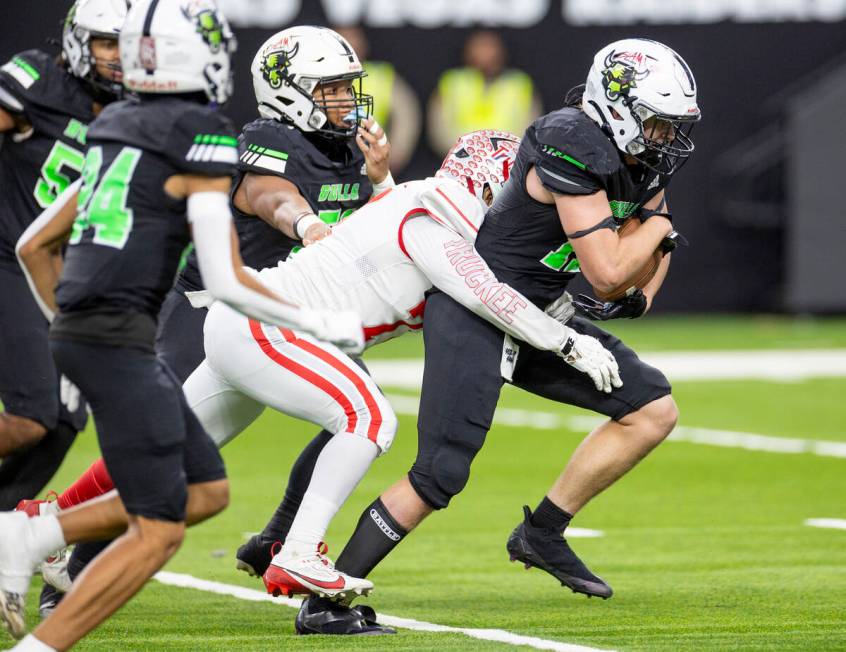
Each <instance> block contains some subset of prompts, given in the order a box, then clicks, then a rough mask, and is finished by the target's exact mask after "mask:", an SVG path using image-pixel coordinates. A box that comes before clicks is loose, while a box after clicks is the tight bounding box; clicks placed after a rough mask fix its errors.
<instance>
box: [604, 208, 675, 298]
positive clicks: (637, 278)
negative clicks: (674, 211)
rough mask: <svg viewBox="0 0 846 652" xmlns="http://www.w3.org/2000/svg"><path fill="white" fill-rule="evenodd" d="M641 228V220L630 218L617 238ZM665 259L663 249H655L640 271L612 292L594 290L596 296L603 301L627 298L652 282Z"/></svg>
mask: <svg viewBox="0 0 846 652" xmlns="http://www.w3.org/2000/svg"><path fill="white" fill-rule="evenodd" d="M639 228H640V220H639V219H637V218H636V217H630V218H629V219H627V220H626V221H625V222H623V225H622V226H621V227H620V228H619V229H617V236H618V237H619V238H621V239H622V238H628V237H631V236H632V234H633V233H634V232H635V231H637V230H638V229H639ZM663 257H664V252H663V251H662V250H661V247H660V246H659V247H658V248H656V249H655V251H653V252H652V255H651V256H650V257H649V258H648V259H647V261H646V262H645V263H644V264H643V265H642V266H641V267H640V268H638V269H636V270H635V271H634V272H633V273H632V274H631V276H629V277H628V278H627V279H625V280H624V281H623V282H622V283H620V285H618V286H617V287H615V288H612V289H611V290H607V291H602V290H598V289H597V288H593V292H594V294H596V297H597V298H598V299H600V300H601V301H618V300H620V299H622V298H623V297H624V296H626V293H627V292H628V291H629V290H630V289H632V288H639V289H643V287H644V286H645V285H646V284H647V283H649V281H651V280H652V277H653V276H655V273H656V272H657V271H658V266H659V265H660V264H661V259H662V258H663Z"/></svg>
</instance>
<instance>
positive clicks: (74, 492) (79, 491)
mask: <svg viewBox="0 0 846 652" xmlns="http://www.w3.org/2000/svg"><path fill="white" fill-rule="evenodd" d="M114 488H115V485H114V483H113V482H112V478H111V476H110V475H109V472H108V471H107V470H106V462H105V461H103V458H102V457H101V458H100V459H99V460H97V461H96V462H94V464H92V465H91V466H89V467H88V470H87V471H86V472H85V473H83V474H82V475H81V476H79V479H78V480H77V481H76V482H74V483H73V484H72V485H71V486H70V487H68V488H67V489H65V491H64V492H63V493H62V495H61V496H59V500H58V503H59V508H60V509H67V508H68V507H73V506H74V505H79V504H80V503H84V502H85V501H86V500H91V499H92V498H96V497H97V496H102V495H103V494H104V493H106V492H108V491H111V490H112V489H114Z"/></svg>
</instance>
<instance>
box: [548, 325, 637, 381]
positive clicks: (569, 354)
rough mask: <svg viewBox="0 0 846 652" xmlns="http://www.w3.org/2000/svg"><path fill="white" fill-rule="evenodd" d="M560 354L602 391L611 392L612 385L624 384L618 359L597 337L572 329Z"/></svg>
mask: <svg viewBox="0 0 846 652" xmlns="http://www.w3.org/2000/svg"><path fill="white" fill-rule="evenodd" d="M559 355H560V356H561V357H562V358H564V361H565V362H566V363H567V364H569V365H570V366H571V367H573V368H574V369H576V370H578V371H581V372H582V373H586V374H587V375H588V376H590V379H591V380H592V381H593V384H594V385H596V389H598V390H599V391H600V392H606V393H610V392H611V388H612V386H613V387H618V388H619V387H622V386H623V381H622V380H621V379H620V370H619V367H618V366H617V361H616V360H615V359H614V356H613V355H611V352H610V351H609V350H608V349H606V348H605V347H604V346H602V344H600V343H599V340H597V339H596V338H595V337H591V336H590V335H582V334H580V333H577V332H575V331H572V332H571V334H570V338H569V339H568V340H567V343H566V344H565V345H564V348H563V349H561V352H560V353H559Z"/></svg>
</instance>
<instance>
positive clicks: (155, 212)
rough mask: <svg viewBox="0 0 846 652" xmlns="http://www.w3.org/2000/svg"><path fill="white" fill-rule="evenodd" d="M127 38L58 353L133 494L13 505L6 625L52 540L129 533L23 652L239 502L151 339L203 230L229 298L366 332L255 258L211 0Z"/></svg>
mask: <svg viewBox="0 0 846 652" xmlns="http://www.w3.org/2000/svg"><path fill="white" fill-rule="evenodd" d="M120 46H121V60H122V62H123V68H124V73H125V76H124V83H125V85H126V86H127V88H129V89H130V90H132V91H134V92H136V93H138V97H137V98H134V99H132V100H130V101H126V102H120V103H117V104H114V105H112V106H110V107H108V108H107V109H106V110H105V111H104V112H103V113H102V114H101V115H100V116H99V118H98V119H97V120H96V121H95V122H94V123H92V125H91V128H90V131H89V134H88V149H87V153H86V157H85V164H84V167H83V171H82V182H81V184H80V190H79V193H78V199H77V202H76V203H75V204H74V203H67V204H65V205H64V206H63V207H62V208H60V209H59V210H58V211H57V219H59V220H60V221H61V220H62V219H64V218H65V217H66V213H70V214H73V213H74V212H75V213H76V220H75V221H74V224H73V230H72V233H71V237H70V246H69V248H68V252H67V255H66V259H65V265H64V269H63V272H62V276H61V279H60V282H59V286H58V290H57V292H56V303H57V308H58V314H57V315H56V318H55V319H54V321H53V324H52V326H51V329H50V346H51V350H52V352H53V355H54V358H55V359H56V362H57V366H58V367H59V368H60V369H61V370H62V371H63V372H64V373H65V374H67V375H68V377H69V378H70V379H71V381H72V382H74V383H76V384H77V385H78V386H79V387H80V389H81V390H82V392H83V393H84V394H85V395H86V397H87V398H88V400H89V401H90V404H91V407H92V411H93V414H94V418H95V421H96V424H97V430H98V436H99V439H100V445H101V449H102V451H103V456H104V459H105V461H106V464H107V466H108V469H109V472H110V474H111V475H112V478H113V480H114V483H115V486H116V488H117V489H118V492H119V494H120V497H119V498H118V497H117V496H114V497H110V498H107V499H104V500H100V501H95V502H92V503H89V504H88V505H86V506H82V507H80V508H79V509H76V510H70V511H67V512H61V513H59V514H58V515H45V516H36V517H34V518H28V517H27V515H26V514H25V513H22V512H10V513H8V512H7V513H2V514H0V615H2V617H3V622H4V624H5V625H6V627H7V628H8V629H9V630H10V631H11V632H12V633H13V634H14V635H17V636H20V635H21V634H23V632H24V629H25V623H24V619H23V607H24V598H25V594H26V591H27V587H28V584H29V578H30V575H31V572H32V568H33V567H34V565H35V563H36V562H37V561H39V560H40V559H42V558H43V557H44V555H45V554H47V553H49V551H51V550H55V549H57V548H59V547H63V546H65V545H66V544H69V543H74V542H79V541H85V540H94V539H103V538H107V537H110V536H117V535H119V534H121V532H124V530H125V533H124V534H122V535H121V536H119V538H118V539H117V540H116V541H115V542H114V543H113V544H112V545H111V546H110V547H109V548H108V549H107V550H106V551H105V552H104V553H103V554H102V555H100V556H99V557H98V558H97V560H96V561H95V562H94V563H93V564H92V565H91V566H90V567H89V568H88V571H87V573H86V575H85V576H84V578H82V579H81V580H80V581H79V582H77V583H76V584H75V585H74V587H73V589H72V590H71V592H70V593H69V594H68V595H67V597H66V598H65V599H64V600H63V601H62V603H61V604H60V605H59V606H58V607H57V608H56V610H55V611H54V613H53V614H52V615H51V616H50V617H49V618H47V619H46V620H45V621H44V622H43V623H42V624H41V625H40V626H39V628H38V630H37V631H36V636H31V637H28V638H27V639H26V640H25V641H24V642H23V643H22V644H21V646H22V649H39V650H54V649H55V650H64V649H67V648H69V647H70V646H72V645H73V644H74V643H75V642H76V641H78V640H79V639H80V638H82V637H83V636H84V635H85V634H86V633H88V632H89V631H91V630H92V629H93V628H94V627H96V626H97V625H98V624H99V623H100V622H102V621H103V620H104V619H105V618H107V617H108V616H109V615H111V614H112V613H113V612H114V611H115V610H116V609H118V608H119V607H120V606H121V605H122V604H124V603H125V602H126V601H127V600H128V599H130V598H131V597H132V595H134V594H135V593H136V592H137V591H138V590H139V589H140V588H141V587H142V586H143V584H144V583H145V582H146V580H147V579H149V577H151V576H152V574H153V573H154V572H155V571H156V570H157V569H158V568H160V567H161V566H162V565H163V564H164V563H165V562H166V561H167V559H169V558H170V556H172V555H173V554H174V553H175V552H176V550H177V549H178V548H179V545H180V543H181V541H182V537H183V534H184V528H185V525H186V522H187V523H189V524H190V523H196V522H198V521H200V520H203V519H205V518H208V517H210V516H212V515H214V514H215V513H217V512H218V511H220V510H221V509H223V508H224V507H225V506H226V504H227V501H228V484H227V480H226V475H225V470H224V467H223V462H222V460H221V459H220V455H219V453H218V452H217V448H216V447H215V445H214V443H213V441H212V440H211V439H210V438H209V437H208V436H207V435H206V433H205V432H204V431H203V429H202V427H201V426H200V424H199V422H198V421H197V419H196V417H195V416H194V414H193V412H192V411H191V410H190V409H189V408H188V406H187V403H186V401H185V397H184V395H183V393H182V391H181V387H180V384H179V382H178V381H177V380H176V378H175V377H174V376H173V373H172V372H171V371H170V369H169V368H168V367H167V365H166V364H164V363H162V362H161V360H160V359H159V358H157V357H156V355H155V352H154V346H153V345H154V338H155V332H156V321H157V315H158V312H159V309H160V307H161V305H162V302H163V300H164V297H165V295H166V293H167V291H168V289H169V288H170V285H171V283H172V279H173V277H174V275H175V272H176V268H177V265H178V263H179V258H180V254H181V252H182V251H183V250H184V248H185V246H186V245H187V243H188V242H189V240H190V239H191V238H192V237H193V240H194V242H195V244H196V250H197V256H198V261H199V266H200V269H201V272H202V275H203V280H204V282H205V284H206V286H207V289H208V291H209V293H210V294H211V295H212V296H214V297H216V298H217V299H218V300H220V301H222V302H224V303H226V304H228V305H229V306H231V307H233V308H235V309H236V310H239V311H241V312H244V313H245V314H248V315H251V316H252V317H254V318H256V319H260V320H263V321H266V322H269V323H275V324H279V325H286V326H288V327H293V328H302V329H304V330H306V331H308V332H311V333H313V334H314V335H315V336H317V337H318V338H320V339H325V340H329V341H335V342H337V343H339V344H341V345H343V346H349V347H351V348H356V347H358V350H360V347H361V346H362V344H363V342H362V340H363V335H362V332H361V324H360V322H358V321H357V320H356V321H355V322H354V321H353V320H346V321H347V324H346V326H344V327H342V328H340V329H339V328H338V319H337V318H338V315H336V314H328V313H325V312H320V311H314V310H301V309H299V308H297V307H296V306H292V305H290V304H287V303H285V302H283V301H282V300H281V299H279V297H277V296H276V295H274V294H273V293H272V292H270V291H269V290H268V289H267V288H265V287H264V286H263V285H261V284H260V283H259V282H258V281H256V280H255V279H254V278H253V277H252V276H251V275H250V274H249V273H247V272H246V271H245V270H244V269H243V267H242V262H241V259H240V255H239V253H238V242H237V238H236V237H235V233H234V229H233V227H232V219H231V214H230V211H229V201H228V192H229V190H230V186H231V174H232V173H233V172H234V166H235V163H236V162H237V159H238V155H237V140H236V138H235V134H234V132H233V130H232V129H231V126H230V124H229V122H228V121H227V120H226V119H225V118H224V117H223V116H222V115H220V114H219V113H218V112H217V111H215V110H214V109H215V107H216V105H218V104H221V103H223V102H224V101H225V100H226V99H227V98H228V97H229V94H230V93H231V88H232V81H231V73H230V55H231V53H232V51H233V50H234V46H235V41H234V37H233V36H232V33H231V31H230V30H229V27H228V25H227V24H226V21H225V19H223V17H222V15H221V14H220V13H219V12H218V11H217V9H216V6H215V4H214V2H213V1H212V0H192V2H190V3H185V2H181V1H180V0H141V1H139V2H135V3H133V6H132V9H131V10H130V11H129V13H128V15H127V18H126V22H125V24H124V27H123V31H122V33H121V39H120ZM186 217H187V222H188V223H186V221H185V220H186ZM189 225H190V227H192V228H191V229H190V230H189ZM341 317H343V315H341ZM341 321H344V320H343V319H342V320H341ZM139 396H140V397H143V400H142V401H139V400H138V397H139Z"/></svg>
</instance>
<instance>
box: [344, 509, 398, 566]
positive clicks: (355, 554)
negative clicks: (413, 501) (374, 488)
mask: <svg viewBox="0 0 846 652" xmlns="http://www.w3.org/2000/svg"><path fill="white" fill-rule="evenodd" d="M406 534H408V532H407V531H406V530H405V529H404V528H403V527H402V526H400V525H399V523H397V522H396V520H394V517H393V516H391V514H390V512H389V511H388V510H387V508H386V507H385V505H383V504H382V499H381V498H377V499H376V500H375V501H373V503H371V504H370V505H368V506H367V507H365V508H364V512H362V514H361V518H360V519H358V525H356V526H355V532H353V535H352V536H351V537H350V540H349V542H347V545H346V546H345V547H344V549H343V551H341V554H340V555H339V556H338V559H337V561H336V562H335V568H337V569H338V570H339V571H342V572H344V573H347V574H349V575H352V576H353V577H367V575H368V574H369V573H370V571H372V570H373V569H374V568H375V567H376V565H377V564H378V563H379V562H380V561H382V560H383V559H384V558H385V557H387V556H388V553H390V552H391V550H393V549H394V548H396V547H397V544H399V542H400V541H402V540H403V538H404V537H405V535H406Z"/></svg>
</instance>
